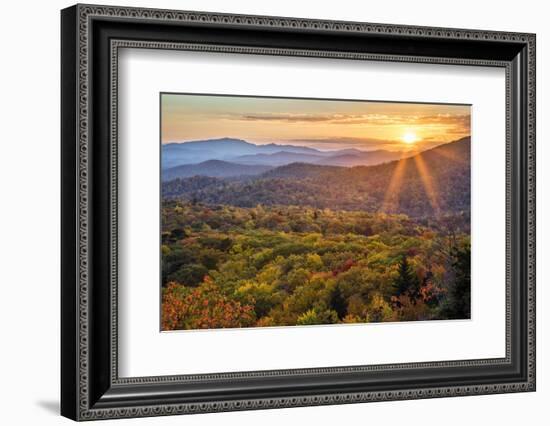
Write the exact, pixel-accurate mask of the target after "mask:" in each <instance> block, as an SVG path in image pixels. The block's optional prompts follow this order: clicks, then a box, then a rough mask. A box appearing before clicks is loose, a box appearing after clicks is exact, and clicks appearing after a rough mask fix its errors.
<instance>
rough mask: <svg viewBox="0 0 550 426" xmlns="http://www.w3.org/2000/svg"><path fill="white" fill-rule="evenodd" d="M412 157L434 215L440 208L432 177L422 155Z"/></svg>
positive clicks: (437, 213)
mask: <svg viewBox="0 0 550 426" xmlns="http://www.w3.org/2000/svg"><path fill="white" fill-rule="evenodd" d="M413 158H414V162H415V164H416V168H417V170H418V174H419V175H420V179H421V180H422V184H423V185H424V190H425V191H426V195H427V197H428V200H429V202H430V205H431V206H432V209H433V211H434V213H435V214H436V215H439V213H440V208H439V202H438V200H437V198H438V195H437V190H436V184H435V182H434V180H433V179H432V176H431V175H430V172H428V168H427V167H426V163H425V162H424V159H423V158H422V155H415V156H414V157H413Z"/></svg>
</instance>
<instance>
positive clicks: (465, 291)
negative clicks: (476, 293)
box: [443, 245, 471, 319]
mask: <svg viewBox="0 0 550 426" xmlns="http://www.w3.org/2000/svg"><path fill="white" fill-rule="evenodd" d="M451 254H452V258H453V262H452V268H453V272H454V282H453V283H451V285H450V286H449V289H448V294H447V301H446V303H445V304H444V307H443V314H444V315H445V316H446V317H447V318H449V319H465V318H470V293H471V290H470V274H471V260H470V259H471V253H470V246H469V245H468V246H466V247H462V248H460V247H453V249H452V250H451Z"/></svg>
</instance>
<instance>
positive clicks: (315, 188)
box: [163, 138, 470, 217]
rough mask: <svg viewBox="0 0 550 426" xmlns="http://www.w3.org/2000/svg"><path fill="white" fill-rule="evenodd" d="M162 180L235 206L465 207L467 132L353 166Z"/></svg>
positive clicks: (176, 191)
mask: <svg viewBox="0 0 550 426" xmlns="http://www.w3.org/2000/svg"><path fill="white" fill-rule="evenodd" d="M189 184H190V182H186V179H177V180H174V181H171V182H166V183H164V184H163V194H164V195H165V196H168V197H181V198H183V199H193V200H196V201H199V202H203V203H209V204H228V205H235V206H239V207H253V206H256V205H257V204H265V205H307V206H311V207H315V208H330V209H334V210H362V211H371V212H374V211H385V212H391V213H405V214H408V215H410V216H416V217H420V216H429V215H433V214H434V213H456V212H463V211H466V212H469V209H470V138H464V139H461V140H458V141H456V142H451V143H448V144H445V145H440V146H438V147H436V148H432V149H430V150H428V151H424V152H422V153H420V154H417V155H415V156H413V157H409V158H406V159H402V160H398V161H393V162H390V163H385V164H381V165H376V166H357V167H351V168H345V167H332V166H320V165H313V164H304V163H293V164H289V165H286V166H282V167H278V168H275V169H272V170H269V171H267V172H265V173H263V174H261V175H258V176H254V177H250V178H248V179H244V180H214V181H204V180H202V181H198V180H196V179H195V181H194V184H193V185H191V187H190V185H189Z"/></svg>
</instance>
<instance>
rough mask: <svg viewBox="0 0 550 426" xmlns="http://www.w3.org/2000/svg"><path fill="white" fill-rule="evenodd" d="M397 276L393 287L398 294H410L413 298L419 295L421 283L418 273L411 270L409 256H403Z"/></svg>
mask: <svg viewBox="0 0 550 426" xmlns="http://www.w3.org/2000/svg"><path fill="white" fill-rule="evenodd" d="M397 273H398V275H397V278H396V279H395V281H394V282H393V288H394V290H395V294H396V295H397V296H402V295H408V296H409V297H411V299H416V298H417V297H418V292H419V289H420V283H419V280H418V277H417V276H416V274H415V273H414V272H413V271H412V270H411V267H410V265H409V262H408V260H407V256H402V257H401V261H400V262H399V267H398V269H397Z"/></svg>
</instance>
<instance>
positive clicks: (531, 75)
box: [62, 4, 535, 420]
mask: <svg viewBox="0 0 550 426" xmlns="http://www.w3.org/2000/svg"><path fill="white" fill-rule="evenodd" d="M70 9H72V10H74V11H75V12H76V19H75V26H76V27H77V28H75V31H76V37H77V41H76V45H77V48H76V52H74V55H75V57H74V59H75V62H76V73H75V76H74V77H75V79H76V81H77V87H76V90H75V92H76V93H75V95H76V96H75V97H76V99H77V105H78V113H77V114H78V115H77V129H76V137H77V141H78V151H77V153H76V158H74V157H73V160H72V161H75V160H76V161H75V162H76V171H77V172H76V176H75V177H76V179H77V184H76V183H75V186H76V189H77V191H78V193H77V203H76V205H75V207H77V208H76V209H74V207H73V210H76V211H75V214H76V215H77V235H78V240H77V250H76V253H75V254H76V256H77V257H78V259H77V260H78V264H77V268H78V269H77V271H76V272H77V275H78V278H77V284H78V288H77V289H76V288H75V289H73V291H74V292H75V294H76V296H77V300H76V302H77V307H76V309H77V311H76V315H74V317H73V318H72V320H73V321H72V322H73V325H76V326H77V330H76V331H77V336H75V340H74V349H75V352H77V355H78V359H77V360H76V362H75V363H74V364H75V375H76V376H77V377H76V382H75V383H74V390H75V391H76V392H75V393H76V403H77V404H76V405H77V406H76V407H75V417H71V416H70V415H68V414H69V413H68V412H67V411H65V412H64V413H63V414H64V415H67V416H69V417H71V418H73V419H76V420H92V419H105V418H114V417H119V418H122V417H141V416H152V415H153V416H158V415H170V414H180V413H193V412H219V411H229V410H243V409H263V408H282V407H292V406H309V405H325V404H343V403H352V402H366V401H382V400H400V399H416V398H433V397H441V396H461V395H475V394H489V393H504V392H517V391H530V390H531V391H532V390H534V389H535V354H534V352H535V335H534V331H535V313H534V304H535V287H534V286H535V275H534V274H535V269H534V268H535V259H534V254H535V247H534V243H535V235H534V229H535V194H534V189H535V183H534V176H535V167H534V161H535V151H534V150H535V129H534V125H535V124H534V123H535V105H534V103H535V50H534V49H535V36H534V35H533V34H527V33H509V32H496V31H482V30H463V29H447V28H435V27H433V28H430V27H415V26H412V27H410V26H403V25H388V24H368V23H354V22H336V21H326V20H312V19H302V18H280V17H267V16H246V15H229V14H217V13H208V12H185V11H169V10H158V9H140V8H127V7H110V6H97V5H81V4H79V5H77V6H75V7H73V8H70ZM68 10H69V9H66V10H65V11H64V12H63V13H65V14H67V13H68V12H67V11H68ZM92 16H97V17H107V18H109V17H111V18H116V17H118V18H123V19H124V18H132V19H141V20H148V21H154V20H159V21H163V20H164V21H176V22H193V23H203V22H204V23H210V24H214V23H220V24H231V25H245V26H246V25H251V26H256V27H267V28H269V27H275V28H290V29H298V28H300V29H301V28H303V29H316V30H326V31H328V32H340V31H345V32H347V31H349V32H359V33H382V34H385V35H388V36H389V35H391V34H394V33H396V34H400V35H411V36H414V37H421V38H444V39H471V40H486V41H493V40H494V41H507V42H517V43H523V44H525V45H527V47H528V54H527V57H528V58H527V59H528V78H527V80H528V94H527V96H528V107H527V114H528V115H529V118H528V161H527V167H528V176H529V181H528V193H527V204H528V206H529V209H528V220H529V224H528V229H529V237H528V271H529V273H528V283H527V297H528V307H529V314H528V318H529V323H528V337H527V341H528V345H527V346H528V351H527V352H528V353H527V355H528V365H527V371H528V375H529V377H528V379H527V381H526V382H519V383H517V382H515V383H503V384H500V385H480V386H469V387H467V388H463V387H462V386H451V387H449V388H445V389H442V388H433V389H431V388H430V389H411V390H406V389H404V390H401V391H387V392H377V393H376V394H375V395H373V394H372V393H359V394H333V395H324V396H307V397H296V398H290V397H289V398H286V397H281V398H270V399H269V400H246V401H230V402H227V401H225V402H223V401H222V402H212V403H208V404H200V405H198V406H194V405H193V404H191V405H189V404H163V405H160V406H149V407H147V406H144V407H139V408H113V409H93V408H90V407H89V386H88V376H87V375H88V373H89V371H88V369H89V362H88V342H89V335H88V332H89V330H88V328H89V327H88V321H89V316H88V306H89V305H88V303H89V302H88V232H89V230H88V223H89V222H88V183H89V182H88V180H89V176H88V136H89V133H88V132H89V128H88V126H89V122H88V112H89V111H88V95H89V93H88V84H89V81H88V79H89V70H88V53H89V52H88V48H89V44H90V40H89V37H88V36H89V34H88V32H89V27H88V22H89V20H88V19H89V18H90V17H92ZM64 69H65V68H64ZM72 107H73V105H66V103H64V104H63V107H62V108H63V113H64V114H66V113H67V110H68V109H69V108H72ZM62 127H63V129H65V130H66V127H67V124H66V123H62ZM73 143H74V142H73ZM62 146H63V147H64V146H65V142H63V145H62ZM63 164H64V166H66V164H67V161H66V160H64V161H63ZM65 169H66V167H65ZM66 186H67V184H66V182H65V181H64V182H63V189H66ZM64 208H65V207H64ZM69 210H70V209H69V208H67V210H66V211H69ZM63 227H66V225H65V224H63ZM63 260H64V261H65V262H66V261H67V256H65V255H64V256H63ZM62 269H64V267H63V268H62ZM66 287H67V283H66V282H65V281H64V284H63V289H65V288H66ZM75 287H76V286H75ZM64 319H66V317H65V316H64ZM64 322H65V321H64ZM69 340H70V339H69ZM69 340H64V342H65V341H69ZM62 349H63V350H62V352H64V351H65V349H66V348H65V347H63V348H62ZM73 353H74V352H73ZM66 368H67V367H66V366H63V369H66ZM62 401H65V402H67V394H66V393H63V391H62ZM62 406H63V403H62Z"/></svg>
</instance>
